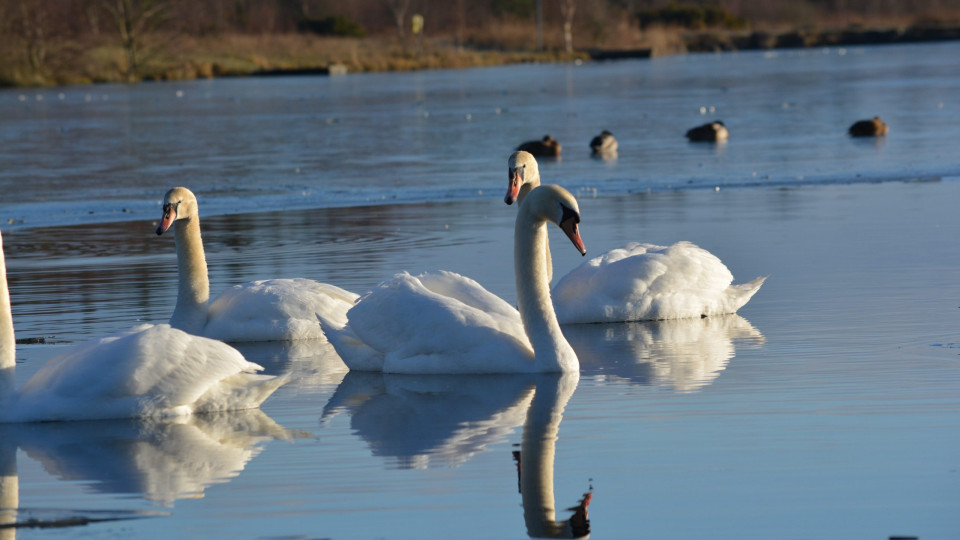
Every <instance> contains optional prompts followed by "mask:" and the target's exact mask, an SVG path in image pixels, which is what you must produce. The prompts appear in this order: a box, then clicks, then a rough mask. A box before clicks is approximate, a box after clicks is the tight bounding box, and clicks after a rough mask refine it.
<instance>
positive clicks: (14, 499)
mask: <svg viewBox="0 0 960 540" xmlns="http://www.w3.org/2000/svg"><path fill="white" fill-rule="evenodd" d="M273 440H292V435H291V434H290V433H289V432H288V431H287V430H286V429H284V428H283V427H281V426H280V425H278V424H277V423H276V422H274V421H273V420H271V419H270V417H268V416H267V415H265V414H264V413H263V412H261V411H259V410H250V411H237V412H231V413H218V414H212V415H195V416H193V417H191V418H189V419H187V420H184V421H182V422H163V421H151V420H122V421H96V422H47V423H28V424H0V528H3V527H8V528H9V527H17V528H24V527H31V528H39V527H43V528H50V527H72V526H78V525H86V524H88V523H93V522H99V521H115V520H123V519H136V518H141V517H152V516H166V515H169V514H167V513H166V512H159V511H141V510H127V509H120V510H96V511H87V510H80V509H50V508H20V506H19V478H18V474H17V449H18V448H19V450H20V451H22V452H24V453H25V454H26V455H27V456H28V457H29V458H30V459H32V460H34V461H37V462H39V463H40V464H41V465H42V466H43V468H44V470H45V471H46V472H47V473H48V474H50V475H51V476H53V477H55V478H56V479H57V480H58V481H61V482H69V483H77V482H79V483H81V484H82V485H83V486H84V487H85V489H90V490H93V491H95V492H99V493H111V494H128V495H133V496H136V497H142V498H144V499H146V500H148V501H150V502H152V503H155V504H159V505H162V506H165V507H172V506H173V504H174V502H175V501H176V500H178V499H184V498H197V497H202V496H203V494H204V492H205V490H206V489H207V487H209V486H211V485H214V484H222V483H226V482H229V481H230V480H231V479H232V478H234V477H236V476H237V475H239V474H240V473H241V472H242V471H243V469H244V468H245V467H246V465H247V463H248V462H249V461H250V460H251V459H253V458H254V457H256V456H257V455H258V454H259V453H260V452H261V451H262V450H263V447H264V445H265V444H266V443H267V442H269V441H273ZM0 537H2V535H0Z"/></svg>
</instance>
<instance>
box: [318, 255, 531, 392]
mask: <svg viewBox="0 0 960 540" xmlns="http://www.w3.org/2000/svg"><path fill="white" fill-rule="evenodd" d="M347 317H348V319H349V328H348V329H349V333H348V334H347V335H339V336H336V337H332V336H331V337H330V339H331V341H332V342H333V343H334V345H336V346H337V351H338V352H339V353H340V356H341V357H342V358H343V360H344V362H345V363H346V364H347V366H348V367H350V369H353V370H359V371H383V372H386V373H509V372H514V371H523V368H524V367H527V368H528V369H527V371H533V370H534V366H533V364H532V359H533V349H532V347H531V345H530V340H529V339H528V338H527V336H526V334H525V333H524V330H523V324H522V322H521V321H520V313H519V312H517V310H516V309H515V308H514V307H513V306H511V305H510V304H508V303H507V302H505V301H504V300H502V299H500V298H499V297H498V296H496V295H494V294H493V293H491V292H489V291H487V290H486V289H484V288H483V287H482V286H481V285H480V284H479V283H477V282H476V281H474V280H472V279H470V278H467V277H464V276H462V275H460V274H457V273H454V272H446V271H440V272H435V273H424V274H420V275H418V276H413V275H410V274H408V273H401V274H397V275H396V276H394V278H393V279H391V280H390V281H387V282H385V283H382V284H380V285H378V286H377V287H376V288H375V289H374V290H373V291H372V292H370V293H369V294H367V295H366V296H364V297H363V299H362V301H360V302H358V303H357V305H356V306H354V307H353V308H352V309H351V310H350V311H349V312H348V314H347ZM518 357H528V358H529V359H530V360H531V362H528V364H529V366H525V365H524V364H522V363H518Z"/></svg>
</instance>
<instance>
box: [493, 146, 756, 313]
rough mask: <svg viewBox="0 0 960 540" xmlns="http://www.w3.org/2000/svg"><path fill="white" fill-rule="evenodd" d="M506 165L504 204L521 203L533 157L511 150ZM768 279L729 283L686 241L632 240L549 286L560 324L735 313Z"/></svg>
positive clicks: (711, 258) (713, 260) (532, 181)
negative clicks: (634, 241) (664, 243)
mask: <svg viewBox="0 0 960 540" xmlns="http://www.w3.org/2000/svg"><path fill="white" fill-rule="evenodd" d="M507 167H508V171H509V173H508V174H509V181H508V184H507V195H506V197H504V202H506V203H507V204H510V203H511V202H513V199H516V200H519V201H522V200H523V198H524V197H525V196H526V195H527V193H529V192H530V190H531V189H533V188H534V187H536V186H537V185H539V184H540V173H539V170H538V169H537V162H536V159H534V157H533V156H532V155H530V154H529V153H526V152H514V153H513V154H512V155H511V156H510V158H509V160H508V161H507ZM528 186H529V187H528ZM766 279H767V277H766V276H763V277H759V278H756V279H754V280H752V281H748V282H747V283H741V284H738V285H732V284H731V283H732V282H733V274H731V273H730V270H729V269H728V268H727V267H726V265H724V264H723V263H722V262H721V261H720V259H718V258H717V257H716V256H715V255H713V254H711V253H710V252H709V251H707V250H705V249H702V248H700V247H697V246H696V245H694V244H692V243H690V242H677V243H676V244H673V245H672V246H666V247H664V246H655V245H653V244H640V243H631V244H628V245H627V246H626V247H624V248H622V249H615V250H613V251H610V252H608V253H606V254H604V255H601V256H599V257H596V258H593V259H591V260H589V261H587V262H585V263H583V264H581V265H580V266H579V267H577V268H574V269H573V270H572V271H570V273H569V274H567V275H566V276H564V277H563V278H561V279H560V281H558V282H557V285H556V286H555V287H554V288H553V302H554V307H555V308H556V312H557V319H558V320H559V321H560V322H561V323H563V324H572V323H599V322H622V321H641V320H661V319H683V318H687V317H706V316H710V315H720V314H725V313H735V312H736V311H737V310H738V309H740V308H741V307H743V305H744V304H746V303H747V301H749V300H750V298H751V297H753V295H754V294H755V293H756V292H757V290H758V289H760V286H761V285H763V282H764V280H766Z"/></svg>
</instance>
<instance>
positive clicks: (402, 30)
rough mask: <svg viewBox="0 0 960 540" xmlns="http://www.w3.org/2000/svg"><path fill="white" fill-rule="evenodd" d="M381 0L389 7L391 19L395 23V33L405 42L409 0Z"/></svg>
mask: <svg viewBox="0 0 960 540" xmlns="http://www.w3.org/2000/svg"><path fill="white" fill-rule="evenodd" d="M383 2H384V3H385V4H386V5H387V7H388V8H390V13H392V14H393V20H394V22H396V23H397V35H399V36H400V41H402V42H404V43H406V41H407V27H406V24H405V23H406V20H407V12H408V11H410V0H383Z"/></svg>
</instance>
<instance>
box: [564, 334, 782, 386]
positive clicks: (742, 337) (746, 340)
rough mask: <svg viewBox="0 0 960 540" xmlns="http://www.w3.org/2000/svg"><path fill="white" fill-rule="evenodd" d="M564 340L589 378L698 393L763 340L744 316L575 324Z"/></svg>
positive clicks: (761, 335)
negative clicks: (738, 355)
mask: <svg viewBox="0 0 960 540" xmlns="http://www.w3.org/2000/svg"><path fill="white" fill-rule="evenodd" d="M563 334H564V335H565V336H566V337H567V340H568V341H569V342H570V344H571V345H572V346H573V348H574V350H575V351H576V352H577V356H578V357H579V358H580V370H581V372H582V373H583V374H584V375H589V376H594V377H598V378H602V379H604V380H605V381H606V382H609V383H614V384H615V383H627V384H640V385H652V386H668V387H671V388H673V389H674V390H676V391H678V392H696V391H698V390H700V389H701V388H703V387H704V386H707V385H709V384H710V383H711V382H713V381H714V379H716V378H717V377H719V376H720V373H721V372H722V371H723V370H724V369H726V367H727V364H728V363H729V362H730V360H731V359H732V358H733V357H734V356H735V355H736V349H737V346H738V344H739V345H740V346H744V345H746V346H757V345H760V344H762V343H763V342H764V337H763V334H761V333H760V331H759V330H757V329H756V328H754V327H753V325H751V324H750V323H749V322H748V321H747V320H746V319H744V318H743V317H741V316H739V315H721V316H716V317H706V318H702V319H677V320H668V321H643V322H627V323H612V324H571V325H566V326H564V327H563Z"/></svg>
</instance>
